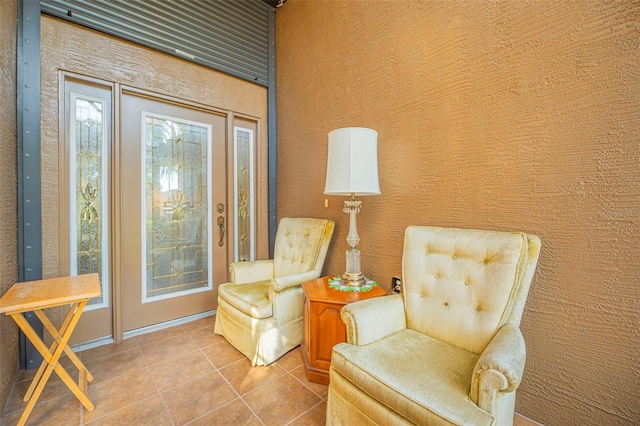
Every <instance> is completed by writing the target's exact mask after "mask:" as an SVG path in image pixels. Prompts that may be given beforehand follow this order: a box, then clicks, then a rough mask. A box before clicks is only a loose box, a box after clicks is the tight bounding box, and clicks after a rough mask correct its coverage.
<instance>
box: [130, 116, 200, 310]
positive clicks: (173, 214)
mask: <svg viewBox="0 0 640 426" xmlns="http://www.w3.org/2000/svg"><path fill="white" fill-rule="evenodd" d="M143 119H144V131H143V141H144V143H143V149H144V152H143V161H144V167H143V174H144V179H143V185H144V188H143V199H144V206H143V217H142V219H143V226H142V230H143V251H142V252H143V257H144V259H143V280H142V281H143V283H142V300H143V302H151V301H154V300H160V299H166V298H169V297H176V296H180V295H184V294H188V293H195V292H199V291H205V290H208V289H211V288H212V287H211V282H212V280H211V272H212V267H211V257H210V255H209V254H210V253H211V245H210V238H209V229H210V221H209V211H210V206H209V204H210V199H211V197H210V188H211V166H210V164H211V159H210V157H209V153H210V152H211V126H210V125H207V124H202V123H195V122H191V121H187V120H181V119H176V118H171V117H165V116H158V115H154V114H149V113H145V114H144V118H143Z"/></svg>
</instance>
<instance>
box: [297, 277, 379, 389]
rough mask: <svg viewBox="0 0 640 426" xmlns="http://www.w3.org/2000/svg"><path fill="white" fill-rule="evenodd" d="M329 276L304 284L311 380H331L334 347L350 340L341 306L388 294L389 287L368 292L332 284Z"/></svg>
mask: <svg viewBox="0 0 640 426" xmlns="http://www.w3.org/2000/svg"><path fill="white" fill-rule="evenodd" d="M329 278H331V277H322V278H318V279H317V280H313V281H307V282H306V283H303V284H302V289H303V291H304V313H303V335H302V358H303V360H304V368H305V370H306V371H307V379H309V381H311V382H315V383H321V384H324V385H328V384H329V367H331V351H332V350H333V347H334V346H335V345H337V344H338V343H342V342H346V341H347V329H346V327H345V325H344V323H343V322H342V319H341V318H340V310H341V309H342V307H343V306H344V305H346V304H348V303H352V302H357V301H359V300H365V299H371V298H372V297H379V296H384V295H386V294H387V292H386V291H384V290H383V289H381V288H380V287H374V288H372V289H371V290H370V291H367V292H364V293H352V292H344V291H339V290H334V289H332V288H329Z"/></svg>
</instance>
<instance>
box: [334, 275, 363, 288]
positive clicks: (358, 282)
mask: <svg viewBox="0 0 640 426" xmlns="http://www.w3.org/2000/svg"><path fill="white" fill-rule="evenodd" d="M366 283H367V279H366V278H365V277H364V275H362V273H361V272H360V273H357V274H352V273H350V272H345V273H344V274H342V279H341V280H340V284H342V285H348V286H352V287H362V286H363V285H365V284H366Z"/></svg>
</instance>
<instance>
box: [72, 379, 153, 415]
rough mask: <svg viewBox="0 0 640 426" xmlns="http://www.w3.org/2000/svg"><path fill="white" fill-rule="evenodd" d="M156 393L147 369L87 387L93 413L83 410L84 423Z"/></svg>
mask: <svg viewBox="0 0 640 426" xmlns="http://www.w3.org/2000/svg"><path fill="white" fill-rule="evenodd" d="M157 392H158V391H157V390H156V387H155V384H154V383H153V378H152V376H151V372H150V371H149V369H144V370H138V371H135V372H133V373H129V374H125V375H122V376H120V377H116V378H115V379H113V380H108V381H105V382H102V383H98V384H96V385H94V386H89V399H90V400H91V402H93V404H94V405H95V409H94V410H93V411H87V410H86V409H85V410H84V412H83V418H84V421H85V422H89V421H92V420H94V419H98V418H100V417H103V416H106V415H107V414H111V413H113V412H114V411H117V410H120V409H122V408H125V407H127V406H129V405H132V404H135V403H137V402H139V401H142V400H143V399H146V398H149V397H150V396H153V395H155V394H157Z"/></svg>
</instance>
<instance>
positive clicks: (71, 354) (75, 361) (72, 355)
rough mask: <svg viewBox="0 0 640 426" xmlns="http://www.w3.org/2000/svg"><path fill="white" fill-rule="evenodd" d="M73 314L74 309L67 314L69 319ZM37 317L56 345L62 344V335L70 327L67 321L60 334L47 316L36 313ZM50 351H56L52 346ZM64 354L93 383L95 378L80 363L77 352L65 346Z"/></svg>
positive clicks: (40, 312)
mask: <svg viewBox="0 0 640 426" xmlns="http://www.w3.org/2000/svg"><path fill="white" fill-rule="evenodd" d="M72 312H73V309H71V310H69V313H67V318H69V317H70V315H69V314H70V313H72ZM36 315H37V317H38V318H39V319H40V321H42V324H43V325H44V327H45V328H46V329H47V331H49V333H50V334H51V336H52V337H53V338H54V340H55V341H56V343H60V340H61V339H62V336H61V335H62V334H64V333H65V331H66V328H67V326H68V324H67V319H65V322H64V323H63V324H62V326H61V327H60V331H59V332H58V330H56V328H55V326H54V325H53V324H52V323H51V321H50V320H49V318H47V316H46V315H45V314H44V313H43V312H42V311H36ZM50 350H55V348H54V347H53V346H52V349H50ZM64 353H65V354H67V356H68V357H69V359H70V360H71V362H73V365H75V366H76V368H77V369H78V371H85V373H86V375H85V377H86V378H87V380H88V381H90V382H93V376H92V375H91V373H89V371H88V370H87V369H86V367H85V366H84V364H83V363H82V361H80V359H79V358H78V356H77V355H76V354H75V352H73V351H72V350H71V348H70V347H69V345H65V347H64Z"/></svg>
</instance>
